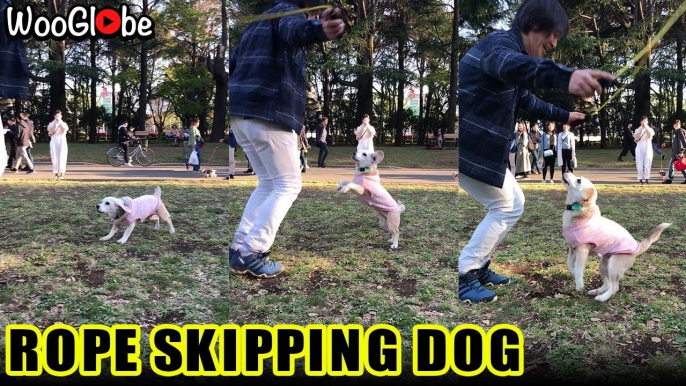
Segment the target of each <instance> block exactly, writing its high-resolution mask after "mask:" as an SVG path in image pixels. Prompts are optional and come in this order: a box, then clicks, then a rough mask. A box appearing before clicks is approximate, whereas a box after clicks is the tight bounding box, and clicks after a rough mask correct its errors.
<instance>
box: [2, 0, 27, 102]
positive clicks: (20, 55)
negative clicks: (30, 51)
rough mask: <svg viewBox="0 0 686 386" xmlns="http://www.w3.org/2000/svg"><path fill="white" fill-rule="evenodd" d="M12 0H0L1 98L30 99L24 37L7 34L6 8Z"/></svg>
mask: <svg viewBox="0 0 686 386" xmlns="http://www.w3.org/2000/svg"><path fill="white" fill-rule="evenodd" d="M11 5H12V0H0V98H11V99H22V100H26V99H29V61H28V59H27V57H26V49H25V48H24V41H23V40H22V39H11V38H10V37H9V36H8V35H7V28H6V26H5V23H6V22H7V21H6V20H5V9H6V8H7V7H9V6H11Z"/></svg>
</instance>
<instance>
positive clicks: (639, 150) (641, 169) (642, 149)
mask: <svg viewBox="0 0 686 386" xmlns="http://www.w3.org/2000/svg"><path fill="white" fill-rule="evenodd" d="M652 164H653V144H652V143H651V142H650V141H640V142H639V143H638V144H636V170H637V171H638V177H637V179H639V180H648V179H650V167H651V166H652Z"/></svg>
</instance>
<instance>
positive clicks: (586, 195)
mask: <svg viewBox="0 0 686 386" xmlns="http://www.w3.org/2000/svg"><path fill="white" fill-rule="evenodd" d="M562 184H563V185H564V186H565V188H566V189H567V204H568V205H571V204H573V203H575V202H578V203H579V204H580V205H581V206H591V205H595V203H596V200H597V198H598V191H597V190H596V188H595V186H593V183H592V182H591V181H589V180H588V179H587V178H584V177H577V176H575V175H574V174H573V173H571V172H567V173H565V174H564V175H563V176H562Z"/></svg>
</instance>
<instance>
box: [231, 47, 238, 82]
mask: <svg viewBox="0 0 686 386" xmlns="http://www.w3.org/2000/svg"><path fill="white" fill-rule="evenodd" d="M237 51H238V46H236V47H234V48H233V50H231V51H229V76H231V74H233V72H234V70H235V69H236V64H237V62H238V60H237V59H236V52H237Z"/></svg>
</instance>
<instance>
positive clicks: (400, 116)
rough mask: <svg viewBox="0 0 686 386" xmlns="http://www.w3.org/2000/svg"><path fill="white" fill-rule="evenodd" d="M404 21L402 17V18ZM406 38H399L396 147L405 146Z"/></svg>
mask: <svg viewBox="0 0 686 386" xmlns="http://www.w3.org/2000/svg"><path fill="white" fill-rule="evenodd" d="M400 19H401V20H402V17H400ZM405 44H406V42H405V37H404V36H400V37H399V38H398V71H399V72H400V79H399V80H398V111H397V113H396V121H395V146H402V144H403V128H404V127H403V126H404V123H405V114H404V113H405V110H404V108H403V107H404V102H405Z"/></svg>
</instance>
